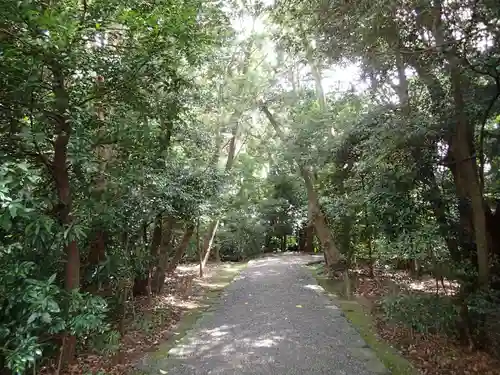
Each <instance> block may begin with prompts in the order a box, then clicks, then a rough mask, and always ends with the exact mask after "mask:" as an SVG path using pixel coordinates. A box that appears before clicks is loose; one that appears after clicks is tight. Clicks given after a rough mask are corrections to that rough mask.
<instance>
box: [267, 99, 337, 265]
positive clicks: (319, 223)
mask: <svg viewBox="0 0 500 375" xmlns="http://www.w3.org/2000/svg"><path fill="white" fill-rule="evenodd" d="M260 109H261V111H262V112H263V113H264V114H265V115H266V117H267V119H268V120H269V122H270V123H271V125H272V126H273V128H274V130H275V131H276V133H277V134H278V137H280V138H281V139H282V140H283V141H285V140H286V137H285V135H284V133H283V131H282V129H281V127H280V125H279V124H278V122H277V121H276V119H275V118H274V116H273V115H272V114H271V112H270V111H269V109H268V108H267V106H265V105H264V104H261V106H260ZM297 164H298V167H299V173H300V175H301V176H302V177H303V179H304V183H305V185H306V191H307V200H308V209H309V210H310V212H311V217H312V219H313V223H314V228H315V230H316V235H317V236H318V239H319V242H320V243H321V246H322V247H323V251H324V252H325V261H326V263H327V265H328V266H332V265H335V264H337V263H339V261H340V252H339V251H338V249H337V246H336V245H335V241H334V238H333V235H332V232H331V231H330V228H329V227H328V225H327V223H326V219H325V216H324V214H323V212H322V211H321V207H320V205H319V199H318V195H317V193H316V191H315V189H314V184H313V176H312V173H311V171H310V170H309V169H308V168H307V167H305V166H302V165H301V164H300V163H297Z"/></svg>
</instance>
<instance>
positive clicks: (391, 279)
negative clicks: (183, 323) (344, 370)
mask: <svg viewBox="0 0 500 375" xmlns="http://www.w3.org/2000/svg"><path fill="white" fill-rule="evenodd" d="M311 268H313V271H314V273H315V275H316V278H317V280H318V282H319V283H320V285H321V286H322V287H324V288H325V289H326V290H327V291H329V292H330V293H333V294H334V295H335V298H336V300H337V301H339V303H340V306H341V308H342V309H343V310H344V312H345V313H346V316H347V317H348V318H349V319H350V320H351V322H352V323H353V324H354V325H355V326H356V327H357V328H358V330H359V331H360V332H361V333H362V335H363V337H364V338H365V340H366V341H367V342H368V343H369V344H370V345H371V346H372V347H374V349H376V351H377V354H378V355H379V357H380V358H381V359H382V361H383V362H384V363H385V364H386V366H388V367H392V369H391V370H392V371H393V374H394V375H400V374H401V375H403V374H404V375H406V374H415V373H417V374H423V375H499V374H500V362H499V361H498V360H497V359H496V358H494V357H493V356H491V355H489V354H488V353H485V352H480V351H474V350H470V349H469V348H467V347H464V346H463V345H461V344H460V343H459V342H458V341H457V340H455V339H452V338H450V337H448V336H446V335H445V334H443V333H441V334H421V333H417V332H415V331H413V330H411V329H409V328H408V327H406V326H404V325H401V324H394V323H390V322H388V321H387V320H385V319H384V318H383V316H382V312H381V309H380V302H381V300H382V299H383V298H385V297H388V296H393V295H394V294H399V293H428V294H436V283H435V280H434V279H432V278H430V277H427V278H425V277H424V278H422V279H420V280H415V279H413V278H411V277H409V276H408V274H407V273H405V272H402V271H399V272H386V271H385V272H382V271H380V270H378V271H377V270H376V271H375V277H374V278H370V277H368V272H367V270H366V269H365V270H361V269H358V270H355V272H354V273H353V274H354V275H353V277H352V278H351V282H352V284H353V288H352V293H353V295H352V296H351V298H346V294H345V281H344V280H340V279H333V280H332V279H330V278H327V277H325V275H324V274H322V265H314V266H311ZM445 286H446V293H447V294H448V295H449V294H451V293H454V292H455V288H456V285H454V284H453V283H449V282H445ZM438 293H440V294H443V293H445V291H444V290H443V289H442V288H440V289H439V290H438ZM382 343H387V344H389V345H390V346H391V347H393V348H395V349H396V350H397V351H398V353H400V354H401V355H402V356H403V357H404V358H405V359H407V360H408V361H409V363H411V365H412V367H413V368H414V370H412V369H411V368H409V367H408V366H407V364H405V363H404V362H402V361H400V360H397V359H396V360H395V357H394V356H393V355H392V354H391V351H389V353H384V350H380V348H378V350H377V347H378V346H380V345H381V344H382Z"/></svg>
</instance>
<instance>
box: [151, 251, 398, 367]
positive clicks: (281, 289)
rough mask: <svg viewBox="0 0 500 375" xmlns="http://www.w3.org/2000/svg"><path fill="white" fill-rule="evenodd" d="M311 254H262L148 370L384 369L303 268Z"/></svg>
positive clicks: (332, 302) (152, 362)
mask: <svg viewBox="0 0 500 375" xmlns="http://www.w3.org/2000/svg"><path fill="white" fill-rule="evenodd" d="M310 260H312V258H311V257H310V256H301V255H285V256H278V257H269V258H264V259H259V260H256V261H252V262H250V263H249V265H248V267H247V268H246V269H245V270H244V271H243V272H242V273H241V274H240V275H239V276H238V277H237V278H236V279H235V280H234V281H233V282H232V283H231V284H230V285H229V286H228V287H227V288H226V289H225V291H224V292H223V294H222V296H221V298H220V299H219V301H218V302H217V303H216V304H215V306H213V308H212V312H211V313H207V314H204V315H203V317H202V318H200V320H199V321H198V322H197V324H196V325H195V327H194V328H193V329H192V330H191V331H189V332H188V333H187V335H186V336H185V337H184V338H183V339H182V340H180V342H179V343H178V344H177V346H175V347H174V348H172V349H171V350H170V351H169V353H168V356H165V357H163V358H161V357H160V358H158V356H157V355H155V358H156V359H155V360H154V361H153V360H152V359H149V360H148V359H146V360H145V362H144V363H143V365H142V366H141V367H142V369H143V371H144V370H146V369H147V370H146V371H145V372H146V373H151V374H167V375H216V374H217V375H219V374H221V375H229V374H231V375H234V374H241V375H251V374H252V375H260V374H262V375H295V374H304V375H306V374H307V375H327V374H328V375H380V374H384V375H385V374H389V372H388V371H387V370H386V369H385V368H384V366H383V365H382V364H381V362H380V361H379V360H378V359H377V358H376V356H375V354H374V352H373V351H372V350H371V349H370V348H369V347H368V346H367V345H366V343H365V342H364V341H363V339H362V338H361V336H360V335H359V334H358V332H357V331H356V330H355V329H354V328H353V327H352V326H351V325H350V323H349V322H348V321H347V320H346V318H345V317H344V316H343V314H342V312H341V310H340V309H339V308H338V307H337V306H336V305H335V303H334V302H335V301H332V300H331V298H330V297H328V296H327V295H326V294H325V293H324V291H323V290H322V289H321V288H320V287H319V286H318V285H317V284H316V281H315V279H314V277H313V276H312V275H311V273H310V272H309V270H308V269H307V268H306V267H305V263H307V262H308V261H310Z"/></svg>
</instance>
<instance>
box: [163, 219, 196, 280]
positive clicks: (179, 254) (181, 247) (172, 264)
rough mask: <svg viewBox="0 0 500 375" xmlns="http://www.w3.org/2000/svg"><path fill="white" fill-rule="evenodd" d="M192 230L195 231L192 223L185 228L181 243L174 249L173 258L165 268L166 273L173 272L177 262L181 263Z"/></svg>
mask: <svg viewBox="0 0 500 375" xmlns="http://www.w3.org/2000/svg"><path fill="white" fill-rule="evenodd" d="M194 230H195V225H194V224H193V223H189V224H188V225H187V226H186V231H185V232H184V236H183V237H182V240H181V242H180V243H179V245H178V246H177V249H175V254H174V257H173V258H172V260H171V261H170V263H169V265H168V267H167V273H171V272H174V271H175V269H176V268H177V266H178V265H179V262H180V261H181V259H182V257H183V255H184V253H185V251H186V249H187V247H188V245H189V241H190V240H191V237H192V236H193V234H194Z"/></svg>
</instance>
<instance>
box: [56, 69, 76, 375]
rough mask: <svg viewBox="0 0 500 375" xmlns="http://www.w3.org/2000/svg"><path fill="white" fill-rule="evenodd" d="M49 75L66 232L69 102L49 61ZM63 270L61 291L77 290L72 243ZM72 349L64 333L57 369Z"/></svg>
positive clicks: (68, 213)
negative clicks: (50, 73) (53, 101)
mask: <svg viewBox="0 0 500 375" xmlns="http://www.w3.org/2000/svg"><path fill="white" fill-rule="evenodd" d="M51 70H52V74H53V82H52V91H53V93H54V98H55V112H56V113H57V117H56V120H55V123H54V127H55V140H54V160H53V163H52V177H53V179H54V181H55V187H56V192H57V197H58V199H59V202H58V205H57V207H58V210H57V216H58V219H59V222H60V223H61V225H63V226H64V227H65V228H68V227H69V226H70V225H71V224H72V222H73V217H72V216H71V209H72V203H73V201H72V196H71V187H70V177H69V172H68V170H69V168H68V165H67V162H68V157H67V155H68V143H69V139H70V135H71V131H72V128H71V122H70V119H69V118H68V112H69V99H68V94H67V92H66V88H65V78H64V72H63V70H62V67H61V66H60V65H59V63H58V62H56V61H53V62H52V65H51ZM65 253H66V266H65V277H64V287H65V289H66V290H67V291H68V292H71V291H72V290H74V289H78V288H79V286H80V252H79V249H78V246H77V243H76V240H73V241H70V242H69V243H68V244H67V245H66V246H65ZM75 349H76V337H75V336H74V335H71V334H70V333H67V334H65V335H64V338H63V343H62V345H61V353H60V366H64V365H66V364H68V363H70V362H71V361H73V359H74V356H75Z"/></svg>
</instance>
